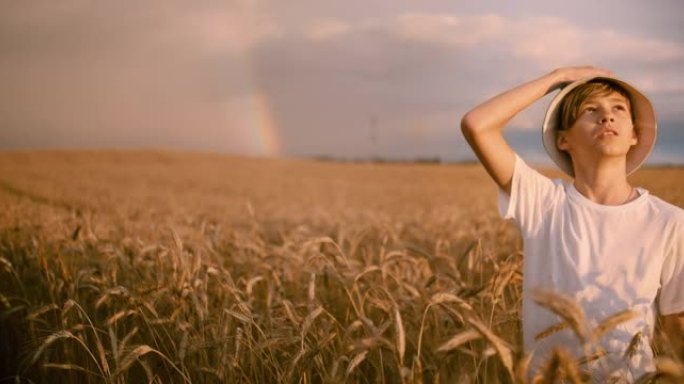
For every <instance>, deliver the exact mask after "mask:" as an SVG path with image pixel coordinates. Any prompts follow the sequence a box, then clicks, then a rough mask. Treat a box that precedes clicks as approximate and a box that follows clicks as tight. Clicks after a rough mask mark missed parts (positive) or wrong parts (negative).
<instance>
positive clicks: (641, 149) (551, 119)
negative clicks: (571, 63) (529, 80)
mask: <svg viewBox="0 0 684 384" xmlns="http://www.w3.org/2000/svg"><path fill="white" fill-rule="evenodd" d="M592 80H603V81H607V82H611V83H614V84H617V85H618V86H620V87H621V88H623V89H624V90H625V91H627V93H628V94H629V96H630V99H631V100H630V101H631V107H632V110H633V112H634V128H635V129H636V132H637V143H636V144H635V145H634V146H632V148H630V150H629V152H627V162H626V173H627V175H629V174H631V173H633V172H634V171H636V170H637V169H639V167H641V165H642V164H643V163H644V161H646V159H647V158H648V156H649V155H650V154H651V151H653V146H654V145H655V141H656V132H657V124H656V117H655V110H654V109H653V105H652V104H651V102H650V101H649V100H648V98H647V97H646V96H644V95H643V94H642V93H641V92H639V91H638V90H636V89H635V88H634V87H632V86H631V85H629V84H627V83H626V82H624V81H622V80H619V79H616V78H614V77H605V76H593V77H587V78H584V79H580V80H577V81H575V82H572V83H570V84H568V85H566V86H565V87H564V88H563V89H561V91H560V92H559V93H558V94H557V95H556V96H555V97H554V98H553V100H551V104H549V107H548V108H547V110H546V115H545V116H544V124H543V125H542V140H543V143H544V148H545V149H546V152H547V153H548V154H549V157H551V160H553V162H554V163H556V165H557V166H558V167H559V168H560V169H561V170H562V171H563V172H565V173H567V174H568V175H570V176H572V177H574V176H575V171H574V169H573V166H572V161H571V159H570V156H569V155H568V154H567V153H566V152H562V151H560V150H559V149H558V147H556V135H557V132H558V120H559V114H560V106H561V101H563V99H564V98H565V96H567V95H568V94H569V93H570V92H571V91H572V90H573V89H575V88H576V87H578V86H580V85H582V84H585V83H587V82H589V81H592Z"/></svg>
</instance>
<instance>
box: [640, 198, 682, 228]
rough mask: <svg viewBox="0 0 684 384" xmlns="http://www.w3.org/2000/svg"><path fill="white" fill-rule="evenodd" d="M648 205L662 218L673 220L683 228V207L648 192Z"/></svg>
mask: <svg viewBox="0 0 684 384" xmlns="http://www.w3.org/2000/svg"><path fill="white" fill-rule="evenodd" d="M648 200H649V202H650V206H651V207H652V208H653V209H655V210H656V211H657V213H658V214H659V215H662V218H663V219H665V220H667V221H672V222H675V223H677V224H679V225H681V226H682V227H683V228H684V209H682V208H681V207H679V206H677V205H674V204H672V203H669V202H667V201H665V200H663V199H661V198H660V197H658V196H655V195H653V194H651V193H649V194H648Z"/></svg>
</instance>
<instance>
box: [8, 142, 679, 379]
mask: <svg viewBox="0 0 684 384" xmlns="http://www.w3.org/2000/svg"><path fill="white" fill-rule="evenodd" d="M550 174H552V175H554V176H558V173H555V172H553V171H550ZM632 181H633V182H634V183H636V184H638V185H641V186H643V187H645V188H647V189H649V190H650V191H651V192H652V193H654V194H655V195H657V196H659V197H661V198H663V199H664V200H666V201H669V202H671V203H673V204H675V205H678V206H680V207H684V169H680V168H661V169H645V170H642V171H639V172H638V173H637V174H635V175H634V176H633V177H632ZM521 248H522V244H521V240H520V238H519V236H518V234H517V232H516V229H515V227H514V226H513V225H512V224H511V223H509V222H506V221H503V220H501V219H500V218H499V217H498V215H497V213H496V190H495V186H494V184H493V183H492V182H491V181H490V180H489V179H488V177H487V175H486V174H485V173H484V171H483V169H482V168H481V167H480V166H477V165H438V164H369V163H332V162H316V161H310V160H295V159H290V160H282V159H281V160H274V159H257V158H244V157H231V156H223V155H212V154H199V153H178V152H162V151H92V152H87V151H77V152H76V151H62V152H11V153H10V152H6V153H0V266H1V268H0V273H1V274H2V275H1V277H2V278H1V280H0V336H1V338H0V340H1V341H0V352H1V354H2V359H1V361H0V365H1V367H2V372H0V374H1V376H0V382H3V381H8V382H14V381H15V380H16V382H50V383H53V382H93V383H100V382H105V383H128V382H131V383H132V382H163V383H168V382H193V383H205V382H229V383H230V382H245V383H271V382H288V383H289V382H297V383H318V382H323V383H337V382H392V383H394V382H397V383H398V382H445V383H452V382H466V383H468V382H475V383H499V382H514V381H516V380H518V381H526V377H527V376H528V373H527V372H526V368H525V359H524V356H521V351H520V349H521V347H520V330H519V328H520V316H519V310H520V294H521V282H522V275H521V269H520V267H521V263H522V257H523V255H522V251H521ZM549 358H550V361H551V360H553V359H554V358H555V360H556V363H555V365H554V364H549V366H548V367H547V370H546V371H544V372H540V373H542V374H543V375H545V378H546V379H548V380H551V381H552V380H553V379H554V378H560V377H562V376H563V375H565V377H566V379H567V380H570V381H571V382H579V381H581V380H583V378H582V377H579V376H574V374H573V373H572V372H573V369H575V368H574V367H576V366H575V365H574V364H575V363H574V362H568V361H565V360H563V356H562V355H559V356H550V357H549ZM663 361H664V363H663V364H662V367H661V368H662V369H663V370H666V369H671V370H674V371H672V372H671V375H670V376H671V377H676V376H677V372H676V369H682V367H681V365H679V366H678V365H677V363H676V362H675V361H671V360H663ZM552 362H553V361H552ZM668 364H669V365H668ZM554 367H555V368H554ZM580 368H581V367H580ZM680 373H681V372H680ZM682 377H684V375H683V376H682ZM29 380H30V381H29Z"/></svg>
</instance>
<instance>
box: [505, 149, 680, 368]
mask: <svg viewBox="0 0 684 384" xmlns="http://www.w3.org/2000/svg"><path fill="white" fill-rule="evenodd" d="M638 192H639V194H640V196H639V197H638V198H636V199H635V200H632V201H630V202H628V203H626V204H623V205H619V206H608V205H601V204H597V203H595V202H592V201H591V200H589V199H587V198H586V197H584V196H583V195H582V194H580V193H579V192H578V191H577V189H575V187H574V185H573V184H572V182H568V181H563V180H551V179H549V178H547V177H545V176H543V175H541V174H540V173H538V172H537V171H535V170H533V169H531V168H530V167H529V166H528V165H527V164H526V163H525V162H524V161H523V160H522V159H521V158H520V157H517V156H516V162H515V171H514V175H513V181H512V187H511V195H510V197H509V196H508V195H507V194H506V193H505V192H503V191H500V192H499V211H500V214H501V215H502V216H503V217H504V218H512V219H514V220H515V222H516V223H517V224H518V226H519V228H520V231H521V233H522V236H523V244H524V254H525V257H524V271H523V273H524V283H523V315H522V316H523V338H524V344H525V350H526V352H528V353H532V356H533V360H532V364H531V365H530V367H531V368H532V369H536V367H537V366H538V364H540V363H541V362H542V361H543V359H545V358H546V357H548V355H549V351H550V349H551V348H552V347H553V346H557V345H560V346H563V347H565V348H567V349H568V350H569V351H570V352H571V353H573V354H575V356H576V357H580V356H583V355H584V353H583V349H582V347H581V346H580V343H579V341H578V339H577V338H576V337H575V336H574V334H573V332H572V330H570V329H564V330H562V331H559V332H557V333H555V334H553V335H552V336H549V337H547V338H542V339H540V340H535V336H536V335H538V334H539V333H540V332H542V331H543V330H545V329H547V328H548V327H549V326H551V325H554V324H558V323H559V322H560V318H559V317H558V316H557V315H555V314H553V313H552V312H551V311H549V310H548V309H546V308H544V307H541V306H539V305H538V304H536V303H535V302H534V301H533V300H532V293H533V292H534V291H535V289H543V290H552V291H555V292H559V293H562V294H565V295H569V296H570V297H572V298H573V299H574V300H575V301H576V302H577V303H579V304H580V305H581V307H582V308H583V309H584V314H585V318H586V319H587V323H588V324H589V326H590V327H593V326H595V325H596V324H599V323H600V322H601V320H603V319H605V318H607V317H608V316H610V315H613V314H616V313H618V312H620V311H624V310H634V311H637V312H638V313H639V314H640V316H638V317H637V318H635V319H634V320H631V321H628V322H626V323H622V324H621V325H620V326H619V327H617V328H615V329H614V330H612V331H610V332H608V333H606V334H605V335H604V336H603V337H602V338H601V339H600V341H599V342H600V345H601V346H602V347H603V348H605V349H606V351H607V352H608V354H607V355H606V356H605V357H603V358H601V359H599V360H598V361H594V363H591V364H590V365H589V366H584V368H585V369H587V370H589V371H590V372H592V374H593V375H594V377H596V375H599V376H601V377H604V375H610V374H613V375H614V374H619V375H622V376H624V377H626V378H628V379H634V378H637V377H639V376H640V375H641V374H643V373H644V372H646V371H650V370H652V369H653V363H652V352H651V348H650V346H649V343H650V338H651V336H652V333H653V327H654V324H655V317H656V297H657V296H658V294H660V297H659V299H658V304H657V305H658V308H657V310H659V312H660V313H661V314H664V315H667V314H673V313H679V312H684V210H682V209H681V208H679V207H676V206H674V205H671V204H668V203H666V202H664V201H663V200H661V199H659V198H657V197H655V196H652V195H650V194H649V193H648V191H647V190H645V189H642V188H638ZM637 332H642V335H643V337H642V339H641V342H640V348H639V349H638V352H637V353H636V354H635V355H633V357H632V358H631V359H627V358H625V357H624V356H625V351H626V349H627V347H628V346H629V344H630V342H631V341H632V339H633V336H634V335H635V334H636V333H637Z"/></svg>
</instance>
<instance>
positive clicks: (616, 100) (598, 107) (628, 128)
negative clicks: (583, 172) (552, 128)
mask: <svg viewBox="0 0 684 384" xmlns="http://www.w3.org/2000/svg"><path fill="white" fill-rule="evenodd" d="M636 143H637V135H636V132H635V130H634V124H633V122H632V116H631V111H630V103H629V100H627V99H626V98H625V97H624V96H623V95H621V94H619V93H617V92H610V93H607V94H598V95H593V96H590V97H588V98H587V99H586V100H585V101H584V102H583V103H582V105H581V106H580V109H579V113H578V115H577V120H576V121H575V123H574V124H573V125H572V126H571V127H570V128H569V129H565V130H562V131H559V132H558V138H557V142H556V145H557V146H558V149H560V150H563V151H567V152H568V153H569V154H570V156H571V157H572V158H573V162H576V159H577V158H578V156H582V157H594V158H596V157H597V156H598V157H607V156H610V157H613V156H626V155H627V152H629V149H630V148H631V147H632V146H633V145H635V144H636Z"/></svg>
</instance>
